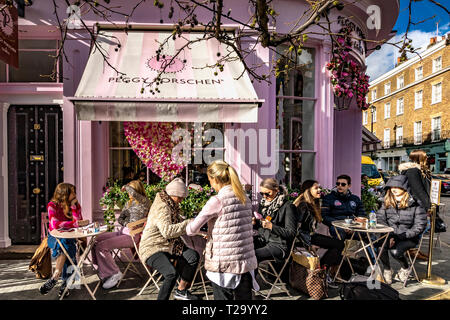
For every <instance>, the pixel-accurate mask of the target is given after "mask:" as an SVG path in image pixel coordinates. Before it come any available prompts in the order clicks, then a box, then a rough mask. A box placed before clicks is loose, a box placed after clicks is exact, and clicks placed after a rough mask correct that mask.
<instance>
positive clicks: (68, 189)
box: [50, 182, 76, 219]
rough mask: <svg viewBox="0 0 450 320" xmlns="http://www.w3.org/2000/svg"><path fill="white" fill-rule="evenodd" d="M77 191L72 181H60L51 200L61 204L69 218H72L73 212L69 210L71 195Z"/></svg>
mask: <svg viewBox="0 0 450 320" xmlns="http://www.w3.org/2000/svg"><path fill="white" fill-rule="evenodd" d="M72 192H73V193H76V188H75V186H74V185H73V184H70V183H64V182H62V183H60V184H58V185H57V186H56V188H55V192H54V193H53V197H52V199H51V200H50V201H52V202H54V203H55V204H57V205H59V206H60V207H61V208H62V209H63V212H64V215H65V216H66V217H67V218H68V219H72V218H73V217H72V212H71V211H70V210H69V206H70V203H69V196H70V194H71V193H72Z"/></svg>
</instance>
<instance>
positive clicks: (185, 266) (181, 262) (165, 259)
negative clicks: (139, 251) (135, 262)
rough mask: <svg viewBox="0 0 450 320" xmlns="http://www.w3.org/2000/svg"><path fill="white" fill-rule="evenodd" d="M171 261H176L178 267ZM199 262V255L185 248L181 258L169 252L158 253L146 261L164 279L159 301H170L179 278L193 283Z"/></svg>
mask: <svg viewBox="0 0 450 320" xmlns="http://www.w3.org/2000/svg"><path fill="white" fill-rule="evenodd" d="M170 259H175V261H176V266H174V265H173V264H172V263H171V262H170ZM198 261H199V254H198V253H197V251H195V250H192V249H190V248H185V249H184V250H183V253H182V255H181V256H174V255H171V254H169V253H168V252H157V253H155V254H153V255H152V256H150V258H148V259H147V261H146V263H147V265H148V266H150V267H151V268H153V269H156V270H157V271H158V272H159V273H161V274H162V276H163V277H164V281H163V284H162V286H161V287H160V289H159V293H158V300H169V298H170V294H171V293H172V290H173V287H175V284H176V281H177V278H178V276H180V277H181V279H182V280H184V281H186V282H191V281H192V279H193V278H194V275H195V271H196V270H197V265H198Z"/></svg>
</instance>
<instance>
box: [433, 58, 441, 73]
mask: <svg viewBox="0 0 450 320" xmlns="http://www.w3.org/2000/svg"><path fill="white" fill-rule="evenodd" d="M437 61H439V64H437ZM440 70H442V56H439V57H436V58H434V59H433V73H434V72H437V71H440Z"/></svg>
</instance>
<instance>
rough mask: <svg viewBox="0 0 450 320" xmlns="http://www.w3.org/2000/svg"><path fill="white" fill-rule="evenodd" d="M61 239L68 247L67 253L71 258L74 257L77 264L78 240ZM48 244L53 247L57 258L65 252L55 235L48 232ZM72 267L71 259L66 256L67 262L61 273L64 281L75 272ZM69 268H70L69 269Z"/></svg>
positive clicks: (53, 256)
mask: <svg viewBox="0 0 450 320" xmlns="http://www.w3.org/2000/svg"><path fill="white" fill-rule="evenodd" d="M59 241H60V242H61V244H62V245H63V247H64V249H66V251H67V253H68V254H69V257H70V259H72V261H73V263H74V264H75V265H76V264H77V245H76V243H77V242H76V240H75V239H64V238H61V239H59ZM47 245H48V247H49V248H50V249H51V252H52V258H57V257H59V256H60V255H61V254H64V252H63V251H62V249H61V247H60V245H59V243H58V241H56V238H55V237H53V236H52V235H51V234H50V233H49V234H48V238H47ZM72 268H73V267H72V265H71V264H70V261H69V259H67V258H66V262H65V263H64V266H63V269H62V274H61V279H62V281H67V279H69V277H70V276H71V275H72V273H73V272H74V270H72ZM67 269H69V271H68V270H67Z"/></svg>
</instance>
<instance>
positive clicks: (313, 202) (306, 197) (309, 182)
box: [294, 180, 323, 222]
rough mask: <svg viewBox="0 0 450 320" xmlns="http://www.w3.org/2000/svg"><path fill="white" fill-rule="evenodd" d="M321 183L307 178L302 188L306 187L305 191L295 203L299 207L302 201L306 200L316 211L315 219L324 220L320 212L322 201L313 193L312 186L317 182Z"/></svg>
mask: <svg viewBox="0 0 450 320" xmlns="http://www.w3.org/2000/svg"><path fill="white" fill-rule="evenodd" d="M316 183H319V182H318V181H316V180H306V181H305V182H303V185H302V189H304V191H303V193H302V194H300V195H299V196H298V197H297V198H296V199H295V200H294V205H295V206H296V207H298V206H299V205H300V203H301V202H305V203H307V204H309V205H310V206H311V207H312V208H313V211H314V219H315V220H316V221H317V222H322V220H323V219H322V213H321V212H320V201H319V199H316V198H315V197H314V196H313V195H312V194H311V188H312V187H313V186H314V185H315V184H316Z"/></svg>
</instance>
